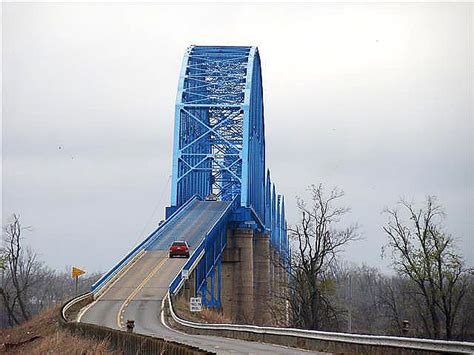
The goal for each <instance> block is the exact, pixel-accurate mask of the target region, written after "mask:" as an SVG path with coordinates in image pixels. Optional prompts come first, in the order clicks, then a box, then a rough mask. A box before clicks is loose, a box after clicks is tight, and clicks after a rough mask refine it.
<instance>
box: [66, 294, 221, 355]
mask: <svg viewBox="0 0 474 355" xmlns="http://www.w3.org/2000/svg"><path fill="white" fill-rule="evenodd" d="M92 300H93V294H92V292H88V293H85V294H83V295H80V296H78V297H75V298H73V299H72V300H70V301H68V302H66V303H65V304H64V305H63V306H62V307H61V312H60V315H61V317H60V325H61V326H62V327H63V328H66V329H67V330H69V331H70V332H71V333H72V334H75V335H79V336H82V337H87V338H91V339H97V340H106V341H107V342H108V343H109V346H110V347H111V350H115V351H120V352H121V353H124V354H126V355H135V354H169V355H196V354H215V353H212V352H208V351H205V350H202V349H199V348H197V347H194V346H190V345H185V344H180V343H177V342H174V341H170V340H165V339H163V338H158V337H151V336H147V335H143V334H136V333H130V332H124V331H120V330H116V329H111V328H107V327H102V326H99V325H95V324H87V323H77V322H72V321H71V319H70V318H73V317H70V316H68V313H69V312H76V311H79V310H80V309H81V308H82V307H83V306H85V305H86V304H87V303H89V302H91V301H92ZM73 350H74V349H71V351H73Z"/></svg>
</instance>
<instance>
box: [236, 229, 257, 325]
mask: <svg viewBox="0 0 474 355" xmlns="http://www.w3.org/2000/svg"><path fill="white" fill-rule="evenodd" d="M233 238H234V242H235V248H236V249H238V250H239V254H240V260H239V263H238V264H236V265H237V267H236V268H234V278H235V283H236V284H235V286H236V287H235V286H234V290H235V296H236V297H237V310H238V313H237V315H236V317H235V319H236V321H237V322H243V323H253V320H254V303H253V302H254V288H253V283H254V277H253V274H254V267H253V230H252V229H244V228H239V229H234V231H233Z"/></svg>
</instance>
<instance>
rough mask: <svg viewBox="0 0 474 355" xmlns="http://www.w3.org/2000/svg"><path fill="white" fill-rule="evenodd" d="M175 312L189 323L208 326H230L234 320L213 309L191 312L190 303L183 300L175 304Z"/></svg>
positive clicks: (180, 299) (178, 300)
mask: <svg viewBox="0 0 474 355" xmlns="http://www.w3.org/2000/svg"><path fill="white" fill-rule="evenodd" d="M173 306H174V310H175V312H176V314H177V315H178V316H180V317H181V318H183V319H187V320H189V321H193V322H198V323H208V324H229V323H232V320H231V319H229V318H227V317H225V316H224V315H223V314H222V313H221V312H219V311H217V310H214V309H212V308H203V309H202V311H201V312H191V311H190V310H189V303H188V302H186V300H184V299H183V298H179V299H177V300H175V301H174V302H173Z"/></svg>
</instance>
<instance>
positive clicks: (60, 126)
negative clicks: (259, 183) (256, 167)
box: [2, 3, 474, 272]
mask: <svg viewBox="0 0 474 355" xmlns="http://www.w3.org/2000/svg"><path fill="white" fill-rule="evenodd" d="M472 21H473V5H472V4H471V5H469V4H405V5H396V4H383V5H360V4H358V5H344V4H338V5H322V4H317V5H298V6H297V5H259V6H251V5H220V6H217V5H178V6H169V5H166V6H165V5H149V4H140V5H126V4H115V5H110V4H108V5H105V4H102V5H100V4H36V5H35V4H8V3H6V4H3V56H2V59H3V191H2V192H3V218H4V220H5V218H6V217H7V216H9V215H10V214H11V213H13V212H15V213H18V214H20V215H21V220H22V222H23V224H25V225H31V226H33V229H32V231H31V232H27V233H25V238H26V241H27V243H29V244H30V245H31V246H32V247H33V248H34V249H35V250H36V251H37V252H38V253H39V254H40V257H41V259H42V260H44V261H45V262H46V263H47V264H49V265H50V266H52V267H54V268H57V269H61V270H63V269H64V267H65V266H66V265H75V266H79V267H82V268H84V269H85V270H87V271H89V272H92V271H106V270H107V269H108V268H109V267H111V266H112V265H113V263H114V262H116V261H117V260H118V259H120V258H121V257H122V256H123V255H124V254H125V253H126V252H128V251H129V250H130V249H131V247H132V246H133V245H135V244H136V243H137V242H138V241H140V240H141V239H143V238H144V237H145V236H146V234H147V233H148V232H151V231H152V230H153V229H154V227H155V226H156V225H157V223H158V222H159V220H160V219H161V218H162V217H163V212H164V207H165V206H166V205H168V204H169V198H170V179H169V177H170V174H171V156H172V129H173V118H174V101H175V96H176V88H177V83H178V75H179V70H180V65H181V61H182V56H183V54H184V51H185V49H186V47H187V46H189V45H190V44H198V45H199V44H212V45H256V46H258V47H259V50H260V55H261V59H262V72H263V86H264V105H265V128H266V144H267V145H266V153H267V156H266V158H267V164H268V167H270V169H271V172H272V178H273V179H274V181H275V182H276V184H277V188H278V190H279V191H280V192H281V193H283V194H285V197H286V203H287V217H288V222H289V223H290V224H291V223H294V222H295V219H296V216H297V213H296V207H295V202H296V201H295V197H296V196H302V197H304V196H306V195H305V194H306V192H305V188H306V187H307V186H308V185H309V184H313V183H314V184H318V183H320V182H322V183H324V184H325V185H326V186H327V187H332V186H338V187H340V188H342V189H344V190H345V192H346V196H345V198H344V203H345V204H346V205H348V206H350V207H351V209H352V210H351V213H350V215H348V218H347V222H351V221H354V222H358V223H359V224H360V225H361V232H362V233H363V236H364V238H365V239H364V240H363V241H360V242H357V243H354V244H353V245H352V246H350V247H349V248H347V253H346V258H347V259H348V260H350V261H354V262H357V263H363V262H364V263H366V264H368V265H373V266H380V267H382V268H386V266H387V263H388V260H381V259H380V248H381V246H382V245H383V244H384V243H385V242H386V237H385V236H384V234H383V232H382V225H383V223H384V220H385V217H384V216H383V215H382V214H381V211H382V210H383V208H384V207H385V206H394V205H395V203H396V201H397V200H398V198H399V197H400V196H405V197H406V198H408V199H415V200H416V201H419V202H422V201H423V199H424V198H425V196H426V195H436V196H438V198H439V201H440V202H441V204H442V205H443V206H444V208H445V212H446V214H447V220H446V228H447V230H448V231H449V232H450V233H452V234H453V235H455V236H456V237H458V238H459V246H460V248H461V250H462V252H463V254H464V255H465V257H466V259H467V260H468V262H469V263H470V264H471V265H472V264H474V242H473V239H474V221H473V218H472V216H473V211H474V174H473V169H474V168H473V167H474V143H473V138H474V133H473V132H474V124H473V75H472V73H473V46H472V43H473V23H472Z"/></svg>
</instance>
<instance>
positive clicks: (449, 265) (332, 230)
mask: <svg viewBox="0 0 474 355" xmlns="http://www.w3.org/2000/svg"><path fill="white" fill-rule="evenodd" d="M309 192H310V196H311V197H310V200H309V202H306V201H304V200H303V199H298V201H297V206H298V209H299V212H300V214H299V215H300V220H299V222H298V223H297V224H296V225H294V226H291V227H289V228H288V235H289V237H290V240H292V253H291V258H290V261H289V263H290V265H291V268H288V278H289V280H290V281H289V286H288V289H287V290H286V291H285V292H282V293H281V294H282V300H283V301H285V302H286V304H287V305H288V312H289V317H288V321H287V322H286V324H285V325H287V326H291V327H297V328H303V329H313V330H328V331H343V332H352V333H365V334H387V335H400V336H415V337H427V338H437V339H449V340H471V341H472V340H474V312H473V311H472V310H474V272H473V270H472V269H469V268H468V267H467V266H466V262H465V260H464V258H463V256H462V253H461V252H460V251H459V250H458V248H457V246H456V236H453V235H451V234H449V232H448V231H446V230H445V228H444V224H443V223H444V218H445V215H444V213H443V209H442V206H441V204H439V203H438V201H437V199H436V197H434V196H429V197H427V198H426V200H425V201H424V202H423V203H421V204H416V203H414V202H408V201H406V200H400V201H399V202H398V204H397V205H396V206H394V207H393V208H386V209H385V210H384V214H385V216H386V223H385V225H384V226H381V227H380V230H381V232H380V234H381V237H383V238H384V239H385V241H386V243H385V245H384V247H383V248H382V250H381V252H382V253H381V254H382V257H385V258H390V260H391V264H392V267H393V273H391V274H385V273H382V272H381V271H380V270H379V269H377V268H374V267H369V266H366V265H349V264H348V263H347V262H345V261H344V260H343V259H342V258H341V257H340V254H341V251H342V250H343V249H344V247H345V246H347V245H348V244H349V243H352V242H354V241H357V240H358V239H359V238H360V235H359V233H358V226H357V224H346V223H345V221H344V217H345V216H346V214H347V213H349V211H350V210H349V208H347V207H345V206H344V205H343V204H342V202H341V201H342V199H343V197H344V193H343V192H342V191H341V190H339V189H337V188H334V189H333V190H330V191H326V190H325V189H324V187H323V186H322V185H319V186H310V188H309ZM282 300H280V301H282ZM275 302H278V300H277V301H275ZM275 309H278V307H275ZM280 309H281V307H280ZM274 319H275V318H274ZM280 319H281V317H280ZM275 323H277V324H278V323H280V324H281V321H278V320H277V321H276V322H275Z"/></svg>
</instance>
